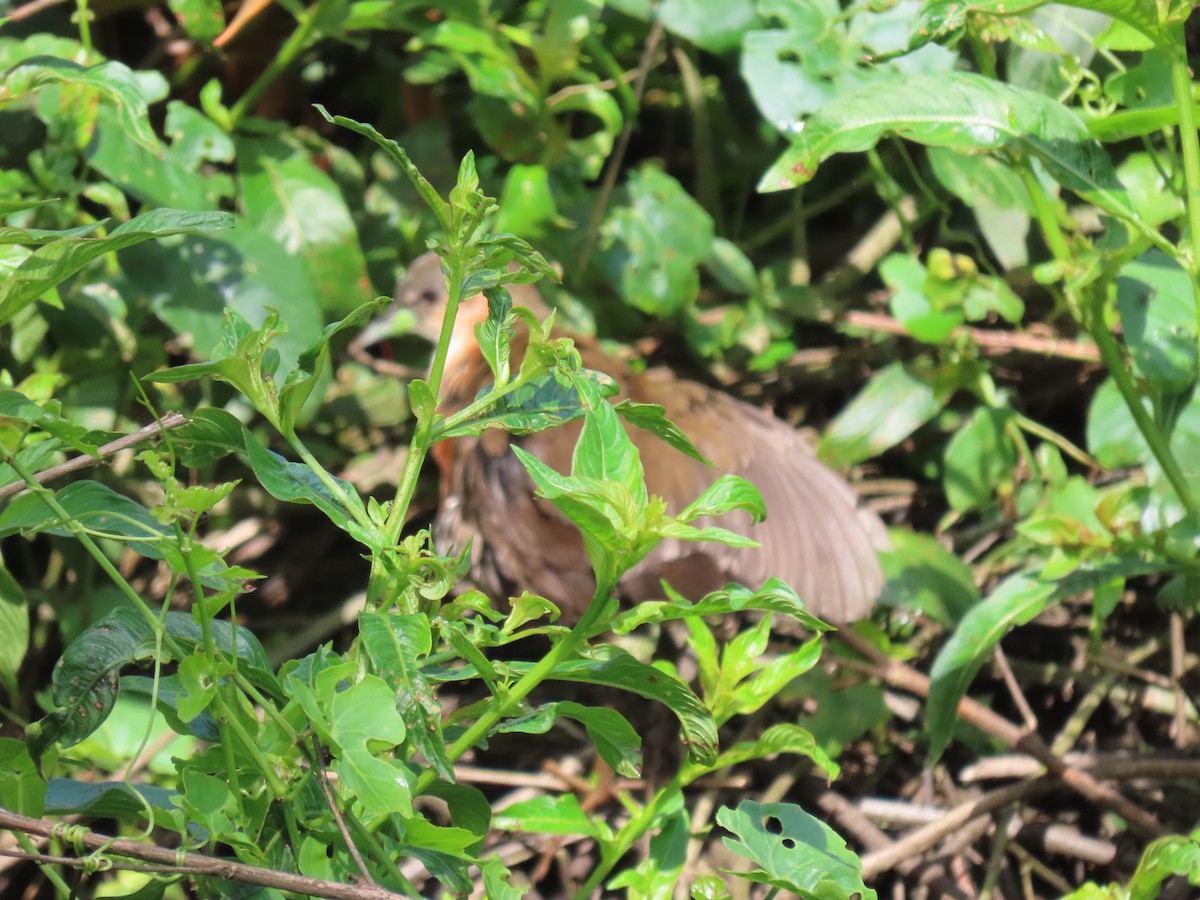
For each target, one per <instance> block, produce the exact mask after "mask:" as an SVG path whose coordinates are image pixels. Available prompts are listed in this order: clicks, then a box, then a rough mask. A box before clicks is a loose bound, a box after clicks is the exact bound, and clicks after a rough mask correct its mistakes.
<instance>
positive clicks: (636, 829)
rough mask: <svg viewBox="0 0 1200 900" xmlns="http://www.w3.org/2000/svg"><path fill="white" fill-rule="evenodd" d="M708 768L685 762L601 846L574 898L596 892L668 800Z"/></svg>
mask: <svg viewBox="0 0 1200 900" xmlns="http://www.w3.org/2000/svg"><path fill="white" fill-rule="evenodd" d="M709 771H712V770H711V769H709V768H707V767H698V766H693V765H684V766H683V767H682V768H681V769H680V770H679V771H678V772H677V773H675V777H674V778H672V779H671V780H670V782H668V783H667V784H665V785H663V786H662V787H661V788H660V789H659V790H658V791H656V792H655V794H654V798H653V799H652V800H651V801H650V802H649V803H647V804H646V805H645V806H643V807H642V808H641V809H639V810H638V811H637V812H635V813H634V814H633V815H632V816H631V817H630V819H629V821H628V822H626V823H625V825H624V826H623V827H622V828H621V830H620V831H619V832H617V835H616V837H614V838H613V839H612V841H611V843H607V844H605V845H604V846H603V847H602V849H601V850H600V861H599V862H598V863H596V868H594V869H592V872H591V874H590V875H588V880H587V881H586V882H584V884H583V886H582V887H580V889H579V890H578V891H576V892H575V897H574V900H584V898H586V897H589V896H591V895H592V894H594V893H595V892H596V890H597V888H599V887H600V884H601V882H603V881H604V879H605V878H607V877H608V874H609V873H610V872H611V871H612V870H613V868H614V867H615V866H616V865H617V863H619V862H620V861H621V857H623V856H624V855H625V854H626V853H628V852H629V850H630V849H631V848H632V847H633V845H634V844H635V843H637V841H638V839H639V838H641V836H642V835H643V834H645V833H646V832H647V831H648V830H649V829H650V827H651V826H652V825H653V824H654V821H655V819H657V818H658V817H659V816H661V815H662V814H663V811H664V809H665V807H666V806H667V804H668V802H669V801H671V800H672V799H674V798H675V797H676V796H678V794H679V793H680V792H681V791H682V790H683V789H684V788H685V787H687V785H689V784H691V783H692V782H693V781H695V780H696V779H697V778H698V777H700V776H701V775H703V774H705V773H706V772H709Z"/></svg>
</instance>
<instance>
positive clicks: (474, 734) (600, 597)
mask: <svg viewBox="0 0 1200 900" xmlns="http://www.w3.org/2000/svg"><path fill="white" fill-rule="evenodd" d="M614 587H615V584H612V583H607V582H606V583H604V584H601V585H599V586H598V587H597V588H596V593H595V594H593V595H592V602H591V603H590V604H588V608H587V611H586V612H585V613H584V614H583V617H582V618H580V620H579V621H578V622H577V623H576V624H575V627H574V628H572V629H571V630H570V631H569V632H567V634H566V635H565V636H564V637H563V638H562V639H561V640H560V641H558V643H556V644H555V645H554V646H553V647H551V648H550V651H549V652H548V653H547V654H546V655H545V656H543V657H542V658H541V659H540V660H538V661H537V663H535V664H534V666H533V668H532V669H530V670H529V671H528V672H526V673H525V674H524V675H522V676H521V678H520V679H519V680H518V681H517V683H516V684H514V685H513V686H512V689H511V690H509V691H508V693H507V694H506V695H505V696H504V698H503V699H500V698H496V702H495V703H493V704H492V705H491V706H489V707H488V708H487V709H486V710H484V712H483V713H482V715H480V717H479V718H478V719H476V720H475V721H474V722H473V723H472V724H471V726H470V727H469V728H467V730H466V731H464V732H463V733H462V735H460V736H459V738H458V740H457V741H455V742H454V743H453V744H452V745H451V746H450V747H449V748H448V749H447V750H446V754H447V756H449V758H450V761H451V762H455V761H456V760H458V758H459V757H461V756H462V755H463V754H464V753H466V752H467V751H468V750H470V749H471V748H472V747H473V746H475V744H476V743H478V742H479V741H480V740H481V739H483V738H484V737H486V736H487V735H488V734H489V733H490V732H491V730H492V729H493V728H495V727H496V725H497V724H499V722H500V720H501V719H503V718H504V717H505V716H507V715H509V714H510V713H511V712H512V711H513V709H515V708H516V706H517V704H519V703H520V702H521V701H522V700H524V699H525V698H526V697H527V696H529V694H530V692H531V691H533V689H534V688H536V687H537V686H538V685H539V684H541V683H542V682H543V681H545V680H546V678H547V677H548V676H549V675H550V673H551V672H553V671H554V668H555V666H557V665H558V664H559V663H560V662H562V661H563V660H566V659H569V658H570V657H571V656H572V655H574V653H575V652H576V651H577V650H578V649H579V647H580V646H582V645H583V643H584V642H585V641H586V640H587V639H588V636H589V635H591V634H592V632H593V631H594V630H595V627H596V621H597V619H599V617H600V614H601V613H602V612H603V610H604V608H605V605H606V603H607V600H608V598H609V596H610V595H611V594H612V591H613V588H614ZM436 778H437V772H436V771H434V769H433V768H432V767H430V768H427V769H425V771H423V772H422V773H421V775H420V777H419V778H418V779H417V784H416V788H415V789H414V793H415V794H421V793H424V792H425V791H426V790H427V789H428V788H429V786H430V785H431V784H433V782H434V780H435V779H436Z"/></svg>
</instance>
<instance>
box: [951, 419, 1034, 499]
mask: <svg viewBox="0 0 1200 900" xmlns="http://www.w3.org/2000/svg"><path fill="white" fill-rule="evenodd" d="M1012 420H1013V414H1012V411H1011V410H1007V409H1003V408H998V407H992V406H981V407H979V408H978V409H976V410H975V412H974V413H973V414H972V415H971V418H969V419H968V420H967V422H966V424H964V425H963V426H962V427H961V428H960V429H959V430H958V431H957V432H956V433H955V435H954V437H952V438H951V439H950V441H949V442H948V443H947V444H946V451H945V459H944V460H943V462H942V487H943V489H944V490H945V492H946V502H948V503H949V504H950V508H951V509H953V510H955V511H956V512H960V513H965V512H971V511H973V510H978V509H983V508H984V507H986V506H988V505H989V504H991V503H993V502H994V501H995V498H996V495H997V493H999V492H1004V491H1008V490H1011V488H1012V484H1013V479H1014V478H1015V477H1016V469H1017V448H1016V447H1015V446H1014V444H1013V442H1012V438H1011V437H1009V435H1008V434H1007V431H1006V429H1007V428H1008V427H1009V426H1010V424H1011V423H1012Z"/></svg>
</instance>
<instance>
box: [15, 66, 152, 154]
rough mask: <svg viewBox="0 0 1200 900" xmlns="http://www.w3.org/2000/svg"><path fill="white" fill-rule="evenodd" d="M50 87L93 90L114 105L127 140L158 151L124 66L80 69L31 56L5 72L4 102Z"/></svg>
mask: <svg viewBox="0 0 1200 900" xmlns="http://www.w3.org/2000/svg"><path fill="white" fill-rule="evenodd" d="M49 84H69V85H78V86H80V87H85V88H88V89H90V90H94V91H96V92H97V93H98V94H99V95H100V96H101V97H103V98H104V99H105V100H107V101H109V102H110V103H112V104H113V107H114V108H115V109H116V111H117V116H118V121H119V122H120V123H121V129H122V131H123V132H124V134H125V137H126V139H127V140H129V139H131V140H133V141H135V142H136V143H138V144H140V145H141V146H142V147H145V148H146V149H148V150H151V151H154V150H156V149H157V148H158V139H157V138H156V137H155V136H154V129H152V128H151V127H150V119H149V114H148V110H147V109H146V96H145V94H144V93H143V91H142V88H141V85H140V84H139V83H138V79H137V76H136V74H135V73H134V72H133V71H132V70H131V69H130V68H129V67H128V66H126V65H125V64H124V63H119V62H114V61H108V62H103V63H99V64H98V65H94V66H81V65H80V64H79V63H75V62H72V61H71V60H68V59H55V58H53V57H50V56H32V57H29V58H27V59H25V60H23V61H21V62H19V63H17V65H15V66H13V67H12V68H11V69H9V70H8V72H6V73H5V75H4V98H3V100H4V102H5V103H6V104H7V103H10V102H12V101H13V100H14V99H16V98H18V97H21V96H23V95H25V94H29V93H32V92H33V91H36V90H38V89H39V88H42V87H45V86H46V85H49ZM85 105H86V104H81V106H85Z"/></svg>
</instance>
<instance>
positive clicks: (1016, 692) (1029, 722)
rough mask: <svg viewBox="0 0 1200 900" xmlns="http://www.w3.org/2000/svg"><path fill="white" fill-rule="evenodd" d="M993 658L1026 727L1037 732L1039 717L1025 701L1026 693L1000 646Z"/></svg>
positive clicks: (994, 652)
mask: <svg viewBox="0 0 1200 900" xmlns="http://www.w3.org/2000/svg"><path fill="white" fill-rule="evenodd" d="M993 658H994V660H995V663H996V668H998V669H999V670H1000V677H1001V678H1002V679H1004V685H1005V687H1007V688H1008V694H1009V696H1010V697H1012V701H1013V703H1015V704H1016V706H1017V710H1018V711H1019V712H1020V713H1021V718H1022V719H1024V720H1025V727H1026V728H1028V729H1029V730H1030V731H1036V730H1037V727H1038V720H1037V716H1035V715H1034V714H1033V707H1031V706H1030V705H1029V701H1028V700H1026V699H1025V692H1024V691H1022V690H1021V685H1019V684H1017V679H1016V676H1014V675H1013V671H1012V669H1011V668H1010V667H1009V665H1008V657H1007V656H1005V655H1004V650H1003V649H1002V648H1001V647H1000V646H999V645H997V646H996V649H995V650H994V651H993Z"/></svg>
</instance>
